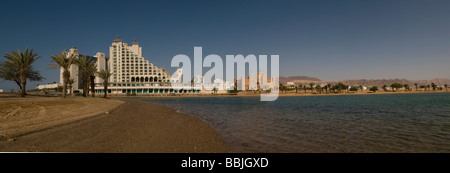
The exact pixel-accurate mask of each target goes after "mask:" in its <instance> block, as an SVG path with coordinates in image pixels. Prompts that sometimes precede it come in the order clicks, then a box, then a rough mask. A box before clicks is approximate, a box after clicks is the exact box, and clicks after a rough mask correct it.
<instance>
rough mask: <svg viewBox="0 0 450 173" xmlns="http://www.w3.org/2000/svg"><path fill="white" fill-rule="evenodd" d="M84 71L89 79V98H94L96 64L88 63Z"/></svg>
mask: <svg viewBox="0 0 450 173" xmlns="http://www.w3.org/2000/svg"><path fill="white" fill-rule="evenodd" d="M86 71H87V74H88V76H89V77H88V78H89V79H90V82H89V83H90V85H91V96H92V97H95V73H96V72H97V64H96V63H95V62H94V61H90V62H89V64H88V66H87V69H86Z"/></svg>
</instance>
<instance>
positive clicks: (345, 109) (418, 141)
mask: <svg viewBox="0 0 450 173" xmlns="http://www.w3.org/2000/svg"><path fill="white" fill-rule="evenodd" d="M133 99H138V100H144V101H148V102H151V103H157V104H164V105H167V106H169V107H172V108H174V109H177V110H179V111H180V112H183V113H186V114H189V115H192V116H195V117H198V118H200V119H202V120H204V121H205V122H207V123H209V124H210V125H211V126H212V127H213V128H214V129H215V130H216V131H217V132H218V133H219V134H220V135H221V136H222V137H223V138H224V139H225V140H226V141H228V142H229V143H230V144H231V147H232V151H233V152H450V94H449V93H435V94H397V95H357V96H311V97H281V98H278V100H277V101H275V102H260V101H259V97H240V98H239V97H226V98H133Z"/></svg>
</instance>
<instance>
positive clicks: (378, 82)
mask: <svg viewBox="0 0 450 173" xmlns="http://www.w3.org/2000/svg"><path fill="white" fill-rule="evenodd" d="M280 82H281V83H283V84H286V83H287V82H294V83H295V84H305V83H316V84H318V83H331V84H335V83H339V82H342V83H343V84H345V85H350V86H358V85H363V86H380V87H381V86H383V85H387V86H390V85H391V84H393V83H401V84H408V85H409V86H411V87H413V86H414V84H415V83H417V84H418V85H428V84H431V83H435V84H436V85H437V86H444V85H445V84H448V85H450V79H446V78H435V79H431V80H408V79H347V80H340V81H322V80H320V79H318V78H315V77H309V76H291V77H281V76H280Z"/></svg>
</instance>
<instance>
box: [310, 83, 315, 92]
mask: <svg viewBox="0 0 450 173" xmlns="http://www.w3.org/2000/svg"><path fill="white" fill-rule="evenodd" d="M309 89H310V90H311V93H312V92H313V90H314V83H309Z"/></svg>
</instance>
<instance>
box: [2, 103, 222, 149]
mask: <svg viewBox="0 0 450 173" xmlns="http://www.w3.org/2000/svg"><path fill="white" fill-rule="evenodd" d="M110 100H115V101H120V102H124V103H123V104H120V105H119V106H117V108H115V109H114V110H112V111H110V112H109V113H107V114H105V113H103V114H99V115H97V116H90V117H87V118H82V119H79V120H76V121H71V122H65V123H61V124H58V125H54V126H46V127H45V128H44V127H42V128H41V129H40V130H34V131H29V132H28V133H26V134H21V135H18V136H15V137H14V138H12V140H9V139H8V140H0V151H2V152H102V153H103V152H106V153H121V152H127V153H224V152H229V144H228V143H226V142H225V141H224V139H223V138H222V137H221V136H220V135H218V134H217V132H216V131H215V130H214V129H213V128H212V127H210V126H209V125H208V124H207V123H206V122H204V121H202V120H201V119H199V118H196V117H193V116H190V115H187V114H182V113H178V112H177V111H176V110H175V109H172V108H169V107H167V106H163V105H158V104H151V103H147V102H142V101H122V100H116V99H110ZM0 101H2V98H0ZM0 103H1V102H0ZM10 139H11V138H10Z"/></svg>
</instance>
